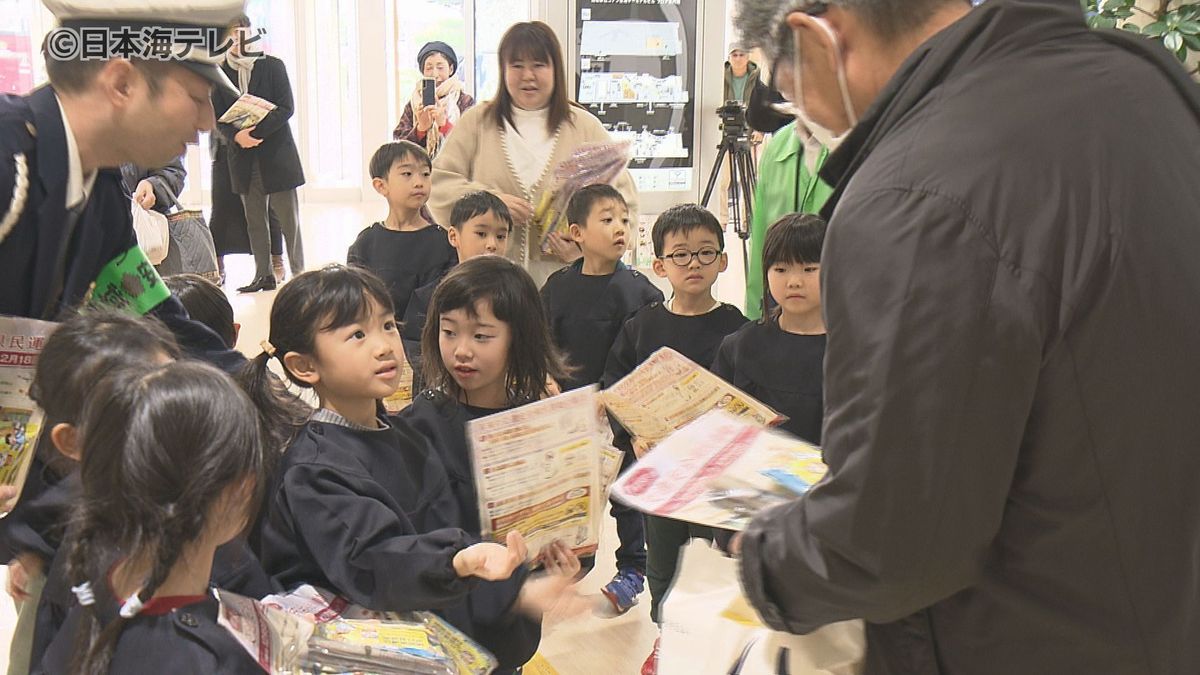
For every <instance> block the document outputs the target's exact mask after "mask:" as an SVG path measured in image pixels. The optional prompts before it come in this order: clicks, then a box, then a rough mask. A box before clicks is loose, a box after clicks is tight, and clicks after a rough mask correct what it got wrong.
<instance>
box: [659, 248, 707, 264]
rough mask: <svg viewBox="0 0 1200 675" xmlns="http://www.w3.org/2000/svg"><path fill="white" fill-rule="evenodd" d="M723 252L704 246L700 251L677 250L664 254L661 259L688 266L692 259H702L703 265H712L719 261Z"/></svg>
mask: <svg viewBox="0 0 1200 675" xmlns="http://www.w3.org/2000/svg"><path fill="white" fill-rule="evenodd" d="M720 255H721V252H720V251H718V250H717V249H715V248H702V249H700V250H699V251H675V252H674V253H670V254H667V255H664V256H661V258H660V259H661V260H670V261H671V262H673V263H675V265H676V266H678V267H687V266H688V265H691V264H692V259H696V260H699V261H700V264H701V265H705V266H708V265H711V264H713V263H715V262H716V261H717V258H718V257H720Z"/></svg>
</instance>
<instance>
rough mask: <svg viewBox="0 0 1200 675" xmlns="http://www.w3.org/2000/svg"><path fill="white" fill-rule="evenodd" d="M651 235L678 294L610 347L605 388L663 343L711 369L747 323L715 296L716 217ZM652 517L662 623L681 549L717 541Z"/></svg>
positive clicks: (684, 215) (718, 266)
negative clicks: (726, 344)
mask: <svg viewBox="0 0 1200 675" xmlns="http://www.w3.org/2000/svg"><path fill="white" fill-rule="evenodd" d="M651 237H652V239H653V243H654V256H655V260H654V273H655V274H657V275H658V276H659V277H665V278H666V279H667V280H668V281H669V282H670V283H671V290H672V295H671V299H670V300H668V301H667V302H655V303H652V304H650V305H649V306H647V307H645V308H643V309H642V310H641V311H639V312H638V313H637V314H634V315H633V317H632V318H630V319H629V321H627V322H625V325H624V326H623V327H622V328H621V331H620V333H619V334H618V335H617V339H616V341H615V343H614V344H613V348H612V351H611V352H609V355H608V361H607V363H606V364H605V367H604V377H603V378H601V385H602V386H603V387H610V386H612V385H613V384H614V383H616V382H617V380H620V379H621V378H622V377H625V376H626V375H628V374H629V373H630V372H632V371H633V369H634V368H636V367H637V366H638V365H639V364H641V363H642V362H643V361H645V360H646V359H647V358H649V357H650V355H651V354H653V353H654V352H656V351H658V350H659V349H660V348H662V347H670V348H672V349H674V350H675V351H677V352H679V353H680V354H683V355H684V356H686V357H687V358H689V359H691V360H692V361H695V362H696V363H698V364H700V365H701V366H702V367H708V366H709V365H710V364H711V363H712V362H713V360H714V359H715V357H716V354H717V349H718V348H719V347H720V346H721V341H722V340H724V339H725V336H727V335H729V334H731V333H733V332H735V331H736V330H738V329H739V328H741V327H742V325H743V324H745V323H746V321H747V319H746V317H745V316H744V315H743V314H742V312H741V310H739V309H738V308H736V307H734V306H733V305H729V304H725V303H722V302H718V301H716V300H715V299H713V295H712V288H713V284H714V283H716V281H717V275H718V274H720V273H721V272H724V271H725V269H726V267H727V266H728V264H729V260H728V258H727V257H726V255H725V253H724V248H725V234H724V232H723V231H722V230H721V225H720V223H718V222H717V219H716V217H715V216H713V214H711V213H709V212H708V211H707V210H705V209H704V208H702V207H700V206H698V205H696V204H681V205H679V206H674V207H672V208H670V209H668V210H666V211H664V212H663V213H662V215H660V216H659V217H658V220H656V221H655V222H654V230H653V232H652V234H651ZM620 431H621V433H619V434H617V442H618V446H617V447H619V448H621V449H623V450H624V451H625V452H626V453H627V454H632V453H633V449H632V445H633V444H632V439H630V437H629V435H628V433H626V432H624V430H623V429H621V430H620ZM645 520H646V540H647V541H648V542H649V552H648V556H647V560H646V577H647V580H648V582H649V585H650V617H651V618H652V619H653V620H654V621H655V622H658V621H659V605H660V603H661V602H662V597H663V595H664V594H665V593H666V591H667V587H668V586H669V585H670V583H671V579H672V578H673V577H674V576H675V568H676V566H677V565H678V563H679V548H680V547H681V546H683V544H685V543H686V542H687V540H688V539H690V538H694V537H702V538H706V539H711V538H712V533H711V530H710V529H709V528H703V527H699V526H695V525H690V524H688V523H684V522H681V521H678V520H672V519H670V518H660V517H657V516H650V515H647V516H646V517H645ZM656 650H657V645H656ZM653 658H654V654H651V659H653Z"/></svg>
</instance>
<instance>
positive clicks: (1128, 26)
mask: <svg viewBox="0 0 1200 675" xmlns="http://www.w3.org/2000/svg"><path fill="white" fill-rule="evenodd" d="M1121 30H1127V31H1129V32H1130V33H1137V34H1138V35H1141V34H1142V29H1141V28H1139V27H1138V25H1137V24H1136V23H1123V24H1121Z"/></svg>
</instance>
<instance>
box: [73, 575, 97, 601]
mask: <svg viewBox="0 0 1200 675" xmlns="http://www.w3.org/2000/svg"><path fill="white" fill-rule="evenodd" d="M71 592H72V593H74V594H75V597H76V599H78V600H79V604H80V605H82V606H83V607H87V606H89V605H94V604H96V594H95V593H93V592H92V582H90V581H85V582H83V583H82V584H79V585H78V586H72V587H71Z"/></svg>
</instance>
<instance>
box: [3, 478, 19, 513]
mask: <svg viewBox="0 0 1200 675" xmlns="http://www.w3.org/2000/svg"><path fill="white" fill-rule="evenodd" d="M16 498H17V486H15V485H0V516H2V515H4V514H6V513H8V512H9V511H12V510H13V507H14V506H16V504H13V503H12V502H13V500H15V499H16Z"/></svg>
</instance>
